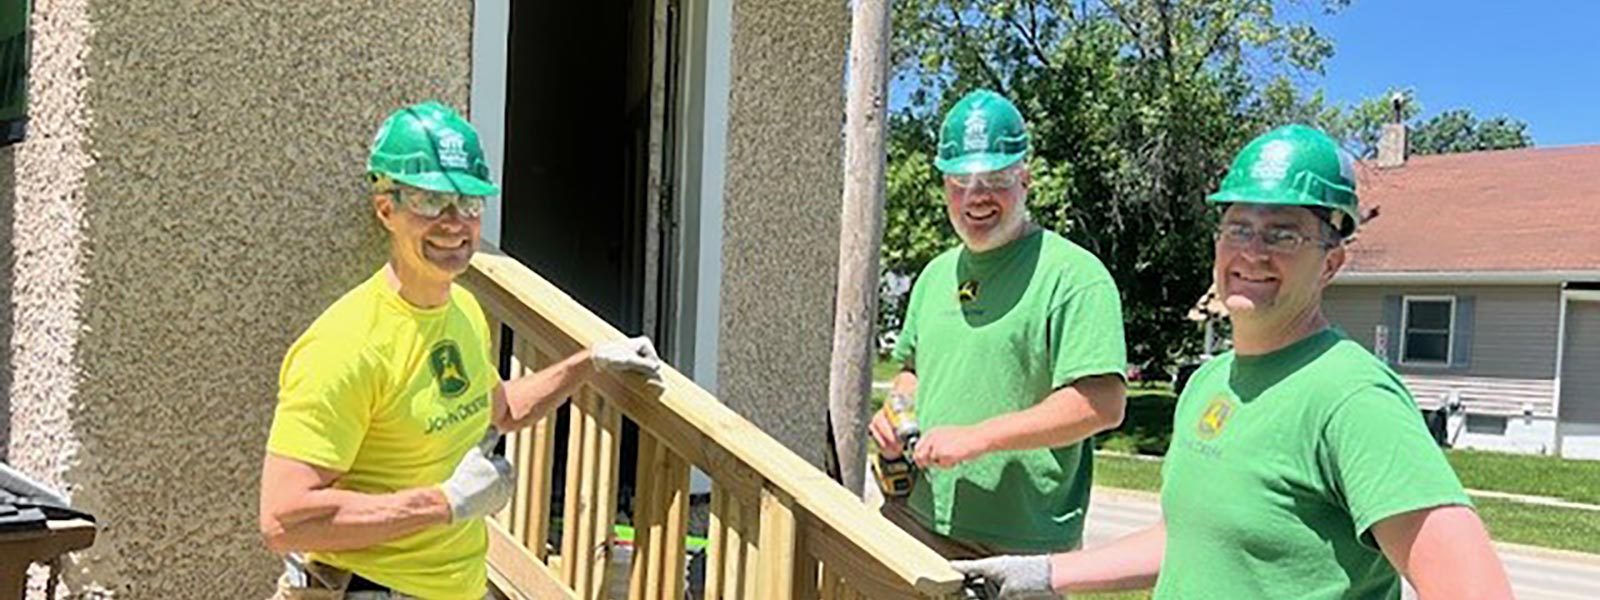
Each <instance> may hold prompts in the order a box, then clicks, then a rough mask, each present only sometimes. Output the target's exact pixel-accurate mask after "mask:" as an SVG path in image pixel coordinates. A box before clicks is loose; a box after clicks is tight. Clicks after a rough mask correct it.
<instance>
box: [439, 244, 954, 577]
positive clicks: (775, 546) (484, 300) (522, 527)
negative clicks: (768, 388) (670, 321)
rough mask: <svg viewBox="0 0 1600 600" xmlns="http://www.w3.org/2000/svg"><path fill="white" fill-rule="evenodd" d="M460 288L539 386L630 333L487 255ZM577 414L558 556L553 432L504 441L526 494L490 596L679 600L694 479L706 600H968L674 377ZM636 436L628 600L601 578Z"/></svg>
mask: <svg viewBox="0 0 1600 600" xmlns="http://www.w3.org/2000/svg"><path fill="white" fill-rule="evenodd" d="M459 282H460V283H461V284H462V285H464V286H465V287H466V288H467V289H469V290H471V291H472V292H473V294H475V295H476V296H477V298H478V301H479V303H481V304H482V305H483V308H484V311H485V312H486V313H487V314H488V317H489V320H490V325H491V329H492V330H493V331H494V332H495V338H496V339H495V340H494V342H495V344H496V347H497V349H498V347H499V345H500V344H502V343H505V342H506V340H502V339H499V338H500V335H499V330H500V325H501V324H504V325H507V326H509V327H510V329H511V330H512V332H513V335H512V339H511V340H510V343H511V345H512V346H513V348H512V355H513V356H514V359H513V367H512V368H513V370H514V371H515V372H517V373H521V372H527V371H531V370H535V369H537V368H539V367H542V366H545V365H547V364H550V362H551V361H553V360H555V359H556V358H557V357H563V356H566V355H568V354H570V353H572V352H575V351H577V350H578V349H580V348H587V347H591V346H593V345H594V344H596V343H598V342H603V341H606V340H613V339H620V338H622V337H623V336H622V333H621V332H619V331H617V330H616V329H615V328H614V327H612V326H611V325H610V324H608V323H606V322H605V321H604V320H602V319H600V318H599V317H597V316H595V315H594V314H593V313H591V312H589V311H588V310H586V309H584V308H583V307H582V306H581V305H579V304H578V303H577V302H576V301H574V300H573V299H572V298H571V297H569V296H568V295H567V294H565V293H564V292H562V291H561V290H559V289H557V288H556V287H555V286H554V285H551V284H550V283H549V282H547V281H545V280H544V279H543V278H541V277H539V276H538V275H537V274H535V273H534V272H533V271H531V270H529V269H528V268H527V267H526V266H524V265H522V264H521V263H519V262H517V261H516V260H515V259H512V258H510V257H507V256H504V255H501V254H499V253H498V252H497V251H495V250H493V249H488V250H485V251H483V252H479V253H478V255H477V256H476V257H474V258H473V260H472V267H471V268H470V269H469V270H468V271H467V273H465V274H464V275H462V276H461V278H460V279H459ZM562 410H565V411H568V413H569V422H570V428H569V432H568V436H567V439H566V440H564V443H565V444H566V445H567V446H566V447H567V462H566V470H565V473H566V487H565V496H564V502H563V506H562V513H563V514H561V515H559V516H560V517H561V523H562V526H561V536H560V537H561V543H560V545H559V556H551V555H550V552H549V549H547V548H546V540H547V539H548V538H549V536H550V522H551V517H552V516H553V515H551V514H550V512H551V497H552V492H553V490H552V489H551V485H552V475H551V474H552V471H553V468H554V464H553V462H554V461H553V456H554V447H555V443H557V441H558V440H556V439H555V437H556V432H555V428H554V426H553V425H552V423H553V421H554V419H555V416H554V415H552V416H551V417H547V418H546V419H544V421H541V422H540V423H538V424H537V425H536V426H534V427H533V428H530V429H527V430H523V431H519V432H517V433H515V434H513V435H511V436H509V437H508V440H509V442H508V448H507V454H508V456H509V457H511V459H512V461H513V462H514V463H515V464H516V467H517V470H518V477H519V479H518V481H519V489H518V491H517V494H516V497H515V499H514V500H513V502H512V503H511V505H510V506H508V507H507V508H506V510H504V511H502V512H501V514H499V515H497V516H496V518H495V519H494V520H493V521H491V523H490V527H489V532H490V549H489V566H490V574H491V580H492V582H493V584H494V585H495V587H496V588H497V589H499V590H500V591H501V592H502V593H505V594H506V595H507V596H509V597H512V598H517V597H521V598H578V599H584V600H598V599H602V598H613V597H626V598H628V599H629V600H641V599H661V600H678V599H681V598H684V597H685V586H686V582H685V575H684V574H685V567H686V560H687V549H686V547H685V537H686V534H687V533H688V519H689V470H690V467H691V466H693V467H695V468H698V469H700V470H701V471H702V472H704V473H706V474H707V475H708V476H709V477H710V478H711V480H712V491H711V515H710V525H709V530H708V538H709V542H708V544H709V545H708V548H707V557H706V559H707V564H706V596H705V597H706V598H711V599H729V600H732V599H751V600H753V599H760V600H768V599H789V598H794V599H804V600H812V599H816V598H824V599H841V600H849V599H855V598H874V599H877V598H959V597H960V596H961V582H962V577H961V575H960V574H959V573H957V572H956V571H955V570H953V569H951V568H950V566H949V564H948V563H946V562H945V561H944V559H942V558H940V557H939V555H938V554H935V553H934V552H933V551H932V550H930V549H928V548H927V547H926V546H923V545H922V544H921V543H919V542H917V541H916V540H915V539H914V538H912V537H911V536H910V535H909V534H907V533H905V532H904V531H901V530H900V529H898V528H897V527H895V526H894V525H893V524H891V523H889V522H888V521H887V520H885V519H884V518H882V517H881V516H880V515H878V514H877V513H876V512H875V511H873V510H871V509H869V508H868V507H867V506H866V505H864V504H863V503H862V502H861V501H860V500H859V499H858V498H856V497H855V496H854V495H853V494H851V493H850V492H849V491H847V490H845V489H844V488H843V487H842V486H840V485H839V484H838V483H836V482H834V481H833V480H832V479H831V478H829V477H828V476H827V475H826V474H824V473H822V472H821V471H819V470H818V469H817V468H815V467H813V466H812V465H811V464H810V463H807V462H805V461H804V460H802V459H801V458H800V457H799V456H797V455H795V454H794V453H793V452H791V451H790V450H789V449H788V448H785V447H784V446H783V445H782V444H779V443H778V442H777V441H776V440H774V439H772V437H770V436H768V435H767V434H766V433H765V432H762V431H761V430H760V429H758V428H757V427H755V425H753V424H751V423H750V422H749V421H747V420H745V419H744V418H743V417H741V416H739V415H738V414H737V413H735V412H733V411H732V410H731V409H729V408H728V407H726V406H724V405H723V404H722V403H721V402H719V401H718V400H717V399H716V398H715V397H713V396H711V395H710V394H709V393H707V392H706V391H705V390H703V389H701V388H700V387H699V386H697V385H695V384H694V382H692V381H690V380H689V379H688V378H686V377H684V376H683V375H682V374H680V373H678V372H677V371H676V370H674V369H671V368H666V369H664V370H663V380H662V382H661V383H654V382H648V381H645V380H644V379H642V378H639V377H636V376H630V375H620V376H619V375H613V374H609V373H602V374H601V375H599V376H597V377H595V378H594V379H593V380H592V381H591V382H590V383H589V384H586V385H585V386H584V387H583V389H582V390H580V391H579V392H578V393H577V394H576V395H575V396H574V397H573V399H572V402H570V403H569V406H568V407H566V408H563V409H562ZM623 418H627V419H628V420H631V421H632V422H634V423H636V424H637V425H638V427H639V453H638V470H637V474H638V476H637V483H636V486H635V487H636V490H635V496H634V502H633V507H634V515H633V518H634V523H633V525H634V531H635V536H634V541H633V546H634V552H633V558H632V563H631V567H630V568H631V571H630V572H629V573H628V577H627V580H626V583H625V585H626V586H627V590H626V594H622V593H621V592H622V590H615V589H612V582H610V581H608V578H607V572H608V567H609V566H610V563H611V559H612V556H611V554H612V549H613V548H614V547H615V544H614V541H615V540H614V535H613V533H612V532H613V521H614V519H615V515H616V513H617V502H616V491H617V482H618V476H617V472H618V467H619V466H620V464H619V463H620V452H619V446H620V444H621V437H622V436H621V423H622V419H623Z"/></svg>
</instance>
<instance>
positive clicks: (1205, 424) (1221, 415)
mask: <svg viewBox="0 0 1600 600" xmlns="http://www.w3.org/2000/svg"><path fill="white" fill-rule="evenodd" d="M1231 416H1233V403H1232V402H1229V401H1228V397H1227V396H1217V397H1215V398H1212V399H1211V403H1210V404H1207V405H1206V411H1205V412H1204V413H1201V414H1200V423H1199V424H1198V425H1196V426H1195V433H1196V434H1198V435H1199V436H1200V439H1202V440H1210V439H1216V437H1217V436H1218V435H1221V434H1222V428H1223V427H1226V426H1227V425H1228V417H1231Z"/></svg>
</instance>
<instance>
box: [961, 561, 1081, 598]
mask: <svg viewBox="0 0 1600 600" xmlns="http://www.w3.org/2000/svg"><path fill="white" fill-rule="evenodd" d="M950 566H952V567H955V569H956V570H957V571H960V572H962V573H964V574H966V575H967V576H968V577H973V576H976V577H982V578H983V580H984V582H985V583H986V584H988V586H989V589H990V590H991V591H992V590H994V589H996V588H998V589H999V592H998V593H997V594H995V595H994V596H993V597H994V598H998V599H999V600H1031V599H1044V598H1060V597H1064V595H1063V594H1057V593H1056V592H1055V591H1054V590H1052V589H1050V555H1048V554H1035V555H1031V556H994V557H990V558H983V559H978V560H954V561H950Z"/></svg>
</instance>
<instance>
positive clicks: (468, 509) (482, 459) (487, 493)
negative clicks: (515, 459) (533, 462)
mask: <svg viewBox="0 0 1600 600" xmlns="http://www.w3.org/2000/svg"><path fill="white" fill-rule="evenodd" d="M499 442H500V432H499V431H495V428H494V427H493V426H490V427H489V431H488V433H485V434H484V435H483V439H482V440H479V441H478V445H476V446H473V447H472V448H471V449H468V450H467V454H466V455H465V456H462V457H461V462H459V463H456V471H455V473H453V474H451V475H450V478H449V479H446V480H445V482H444V483H441V484H439V489H440V490H441V491H443V492H444V497H445V500H446V501H448V502H449V503H450V522H451V523H457V522H460V521H464V520H467V519H477V518H481V517H485V516H488V515H490V514H493V513H495V512H496V511H499V510H500V509H501V508H502V507H504V506H505V505H506V502H508V501H510V500H511V496H512V495H513V494H515V493H516V488H517V472H516V471H515V470H513V469H512V468H511V463H510V462H508V461H507V460H506V459H505V457H503V456H495V455H494V454H493V453H494V447H495V444H497V443H499Z"/></svg>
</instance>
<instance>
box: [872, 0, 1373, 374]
mask: <svg viewBox="0 0 1600 600" xmlns="http://www.w3.org/2000/svg"><path fill="white" fill-rule="evenodd" d="M1286 4H1294V3H1286V2H1283V1H1281V0H1120V1H1114V0H1100V1H1088V0H1078V1H1070V0H983V1H979V0H898V1H897V2H896V4H895V15H894V18H895V37H894V44H893V51H894V60H895V64H896V78H897V80H898V81H900V82H902V83H904V84H908V85H911V86H914V89H915V91H914V92H913V93H912V94H911V102H910V106H908V107H906V108H905V109H904V110H902V111H900V112H899V113H898V114H897V115H895V117H894V119H893V120H892V122H891V134H890V147H891V150H890V156H889V178H888V188H889V190H888V197H887V203H886V204H887V209H888V211H889V214H888V219H887V225H886V233H885V238H884V265H885V268H886V269H889V270H892V271H894V272H896V273H901V274H906V275H915V274H916V273H918V272H919V271H920V270H921V268H922V266H924V265H926V264H927V261H928V260H929V259H930V258H932V257H933V256H934V255H936V254H937V253H938V252H939V251H942V250H944V249H947V248H949V247H952V246H953V245H955V244H956V243H957V241H956V238H955V236H954V235H953V233H952V232H951V231H950V229H949V225H948V223H947V222H946V219H945V216H944V208H943V206H944V200H943V192H942V189H941V185H940V181H939V176H938V174H937V173H936V172H935V171H934V170H933V168H932V166H931V156H929V155H930V153H932V152H933V151H934V139H935V137H936V134H935V131H936V129H935V128H936V126H937V125H938V119H939V118H940V116H941V114H940V111H941V110H942V109H943V108H944V107H946V106H949V105H950V104H951V103H953V102H954V100H955V99H956V98H958V97H959V96H960V95H961V94H964V93H966V92H968V91H970V90H972V89H973V88H977V87H986V88H990V89H993V90H995V91H998V92H1000V93H1002V94H1006V95H1008V96H1009V97H1011V98H1012V99H1013V100H1014V101H1016V102H1017V104H1018V105H1019V106H1020V107H1021V108H1022V110H1023V112H1024V114H1025V115H1026V116H1027V117H1028V119H1029V122H1030V127H1031V132H1032V135H1033V144H1034V154H1033V157H1032V159H1031V162H1030V165H1031V168H1032V169H1033V172H1034V182H1035V185H1034V188H1033V193H1032V196H1031V199H1030V201H1029V202H1030V210H1031V212H1032V215H1033V218H1034V220H1035V221H1036V222H1038V223H1039V224H1041V225H1043V226H1044V227H1047V228H1050V229H1052V230H1055V231H1057V232H1059V233H1062V234H1063V235H1065V236H1067V237H1068V238H1070V239H1072V240H1073V241H1075V242H1077V243H1079V244H1081V245H1083V246H1084V247H1086V248H1088V249H1089V250H1090V251H1092V252H1094V253H1095V255H1097V256H1099V257H1100V258H1101V259H1102V260H1103V261H1105V263H1106V266H1107V267H1108V268H1109V269H1110V270H1111V273H1112V275H1113V277H1115V278H1116V280H1117V284H1118V287H1119V289H1120V290H1121V292H1122V297H1123V306H1124V313H1125V315H1124V316H1125V319H1126V322H1127V331H1128V342H1129V353H1130V357H1131V359H1132V360H1134V361H1136V362H1139V363H1146V364H1151V365H1154V366H1160V365H1166V364H1169V363H1170V361H1172V360H1173V359H1175V358H1177V357H1179V356H1183V355H1192V354H1194V353H1195V352H1196V347H1197V345H1198V336H1197V334H1196V331H1197V330H1196V327H1195V326H1194V325H1193V324H1192V323H1190V322H1188V321H1187V320H1186V318H1185V316H1186V315H1187V313H1188V312H1189V309H1190V308H1191V307H1192V306H1193V305H1194V303H1195V301H1196V300H1197V299H1199V297H1200V296H1201V294H1203V293H1204V292H1205V290H1206V288H1207V286H1209V284H1210V281H1211V277H1210V260H1211V241H1210V240H1211V232H1212V231H1213V230H1214V228H1215V218H1216V214H1215V212H1214V211H1212V210H1210V209H1208V208H1207V207H1206V205H1205V203H1204V198H1205V195H1206V194H1207V193H1208V192H1210V191H1211V190H1213V189H1215V187H1216V184H1217V182H1218V181H1219V179H1220V177H1221V176H1222V175H1223V173H1224V172H1225V171H1226V169H1227V165H1228V162H1229V160H1230V159H1231V158H1232V154H1233V152H1234V151H1235V150H1237V149H1238V148H1239V147H1240V146H1241V145H1242V144H1243V143H1244V142H1245V141H1247V140H1248V139H1249V138H1250V137H1251V136H1253V135H1255V134H1257V133H1260V132H1261V131H1263V130H1265V129H1266V128H1267V127H1269V126H1271V125H1275V124H1277V122H1278V119H1280V118H1285V117H1286V116H1288V115H1290V114H1299V112H1301V111H1307V110H1312V111H1315V112H1316V113H1319V114H1320V113H1321V112H1324V111H1325V110H1327V109H1325V108H1316V107H1312V106H1308V105H1307V103H1306V102H1303V101H1302V100H1303V99H1299V98H1298V96H1297V95H1295V93H1294V92H1293V90H1292V86H1290V89H1285V88H1284V86H1285V85H1287V84H1286V83H1278V84H1272V82H1273V81H1274V80H1283V81H1287V79H1285V78H1288V77H1294V76H1303V75H1306V74H1317V73H1320V72H1321V68H1322V63H1323V61H1325V60H1326V59H1327V58H1328V57H1329V56H1330V55H1331V54H1332V52H1333V46H1332V44H1331V42H1330V41H1329V40H1328V39H1327V38H1325V37H1324V36H1322V35H1321V34H1320V33H1319V32H1318V31H1317V30H1316V29H1315V28H1313V27H1312V25H1311V24H1310V23H1308V22H1305V21H1300V20H1294V19H1292V18H1288V17H1285V16H1284V14H1285V12H1284V11H1283V10H1281V9H1282V8H1283V7H1284V6H1285V5H1286ZM1298 4H1300V5H1302V6H1312V7H1315V8H1318V9H1321V10H1326V11H1330V12H1331V11H1336V10H1338V9H1340V8H1342V7H1344V6H1345V5H1347V4H1348V0H1330V1H1323V2H1300V3H1298ZM1300 14H1304V11H1301V12H1300ZM1286 93H1287V94H1288V95H1286ZM1273 94H1276V96H1274V95H1273ZM1317 102H1319V103H1320V102H1321V100H1320V97H1319V98H1318V100H1317ZM885 305H886V306H890V307H891V308H889V309H888V310H903V308H896V307H893V306H892V305H891V304H890V303H885ZM899 317H900V315H899V314H888V315H884V316H883V318H882V319H881V322H882V323H883V324H884V325H885V326H890V325H896V324H898V322H899Z"/></svg>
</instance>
